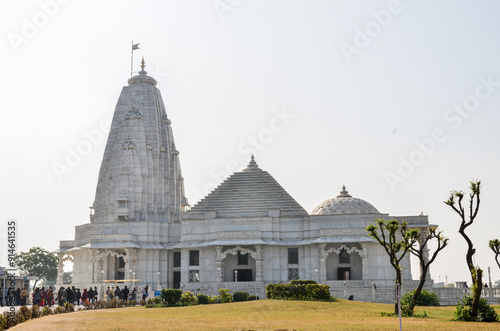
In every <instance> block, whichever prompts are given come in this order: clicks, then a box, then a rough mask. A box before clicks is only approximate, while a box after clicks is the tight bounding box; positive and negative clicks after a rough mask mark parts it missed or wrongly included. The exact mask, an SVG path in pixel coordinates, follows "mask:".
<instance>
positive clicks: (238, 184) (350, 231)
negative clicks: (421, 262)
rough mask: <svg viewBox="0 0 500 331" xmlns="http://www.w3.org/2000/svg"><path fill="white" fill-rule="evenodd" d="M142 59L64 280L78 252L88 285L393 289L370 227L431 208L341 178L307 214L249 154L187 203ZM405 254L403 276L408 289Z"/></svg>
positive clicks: (66, 255) (80, 275) (78, 269)
mask: <svg viewBox="0 0 500 331" xmlns="http://www.w3.org/2000/svg"><path fill="white" fill-rule="evenodd" d="M141 67H142V70H141V71H139V73H138V75H136V76H133V77H132V78H130V79H129V80H128V86H125V87H123V90H122V92H121V94H120V97H119V98H118V102H117V105H116V109H115V112H114V116H113V121H112V125H111V129H110V132H109V137H108V140H107V144H106V149H105V152H104V155H103V158H102V164H101V168H100V172H99V177H98V178H97V188H96V194H95V200H94V201H93V203H92V207H91V213H90V220H89V222H88V223H85V224H83V225H79V226H77V227H76V229H75V238H74V240H63V241H61V242H60V247H59V250H58V251H57V252H56V253H57V254H58V255H59V261H60V262H59V268H58V278H57V282H58V285H59V286H60V285H62V283H63V277H62V276H63V261H66V260H72V261H73V285H75V286H76V287H80V288H88V287H89V286H97V287H98V288H100V289H102V284H103V281H104V280H130V282H132V281H133V282H134V285H135V286H136V287H139V286H142V287H144V286H145V285H149V287H150V288H151V289H157V288H182V289H184V290H193V291H197V292H201V293H205V294H214V293H215V292H216V291H217V289H218V288H228V289H230V290H231V291H234V290H236V289H237V290H239V291H247V292H249V293H250V294H256V295H258V296H260V297H265V286H266V284H269V283H277V282H289V281H290V280H292V279H313V280H317V281H318V282H319V283H321V284H326V285H329V286H330V287H331V290H332V293H344V294H345V293H347V294H352V295H354V296H355V299H358V300H365V301H383V300H384V298H377V297H376V296H375V295H374V294H373V295H372V290H373V289H374V288H384V287H385V288H394V280H395V272H394V270H393V268H392V267H391V265H390V263H389V258H388V256H387V253H386V252H385V251H384V249H383V247H382V246H381V245H380V244H379V243H377V242H376V241H375V240H374V239H371V238H369V237H368V235H367V232H366V227H367V225H369V224H370V223H373V222H374V221H375V218H382V219H393V218H397V219H400V220H405V221H406V222H408V223H409V226H410V227H418V228H421V229H423V230H424V231H425V229H426V228H428V227H429V226H430V225H429V223H428V217H427V216H424V215H417V216H399V215H389V214H385V213H381V212H379V211H378V210H377V209H376V208H375V207H374V206H372V205H371V204H370V203H368V202H366V201H364V200H362V199H358V198H355V197H353V196H352V195H351V194H350V193H349V192H348V191H347V189H346V188H345V187H342V188H340V187H339V188H338V189H335V190H333V192H335V191H337V190H340V193H335V195H336V197H334V198H331V199H328V200H326V201H324V202H322V203H321V204H319V205H318V206H317V207H316V208H315V209H314V210H313V211H312V212H311V213H308V212H307V211H306V210H304V208H302V206H301V205H300V204H299V203H298V202H297V201H295V199H294V198H293V197H292V196H290V195H289V194H288V193H287V191H286V190H285V188H283V187H282V186H281V185H280V184H279V183H278V182H277V181H276V180H275V179H274V178H273V176H272V175H271V174H269V173H268V172H266V171H265V170H264V169H263V168H265V167H262V168H261V166H259V165H258V163H257V161H258V160H257V161H256V160H255V158H254V157H253V156H251V155H248V158H249V163H248V166H247V167H246V168H245V169H241V171H239V172H236V173H234V174H232V175H231V176H229V177H228V178H227V179H226V180H225V181H223V182H222V183H220V185H219V186H217V187H216V188H214V189H213V191H212V192H211V193H209V194H208V195H207V196H206V197H205V198H204V199H202V200H201V201H199V202H197V203H196V204H194V206H192V207H191V208H189V207H190V206H189V204H188V200H187V198H186V197H185V194H184V178H183V177H182V171H181V163H180V161H179V150H178V149H177V146H176V144H175V142H174V135H173V131H172V126H171V124H172V123H171V121H170V119H169V117H168V116H167V113H166V110H165V105H164V103H163V100H162V97H161V93H160V91H159V90H158V89H157V88H156V80H155V79H154V78H153V77H150V76H148V75H147V73H146V71H145V70H144V67H145V66H144V62H143V64H142V66H141ZM181 143H182V142H181ZM284 166H285V165H284ZM339 180H341V179H340V178H339ZM318 184H321V183H318ZM337 194H338V195H337ZM332 195H333V194H332ZM325 198H328V197H325ZM409 256H410V254H407V256H406V257H405V260H404V261H403V262H404V263H403V265H404V269H403V279H404V282H403V284H404V285H407V286H409V287H411V286H412V285H411V284H412V281H411V279H412V275H411V268H410V257H409ZM124 285H129V284H128V283H127V282H126V283H125V284H124ZM414 287H415V286H413V288H414ZM335 291H337V292H335ZM338 291H341V292H338ZM362 293H365V294H362ZM373 293H374V292H373ZM386 299H387V300H388V301H389V302H390V301H392V300H393V296H392V297H388V298H386Z"/></svg>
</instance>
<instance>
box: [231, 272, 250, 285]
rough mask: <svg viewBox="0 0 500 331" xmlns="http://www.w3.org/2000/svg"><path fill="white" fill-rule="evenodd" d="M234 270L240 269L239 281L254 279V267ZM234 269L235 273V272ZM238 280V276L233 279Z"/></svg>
mask: <svg viewBox="0 0 500 331" xmlns="http://www.w3.org/2000/svg"><path fill="white" fill-rule="evenodd" d="M234 271H238V281H239V282H251V281H253V279H252V269H235V270H234ZM234 271H233V275H234V274H235V272H234ZM235 280H236V277H235V278H234V279H233V281H235Z"/></svg>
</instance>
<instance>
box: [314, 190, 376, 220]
mask: <svg viewBox="0 0 500 331" xmlns="http://www.w3.org/2000/svg"><path fill="white" fill-rule="evenodd" d="M340 214H379V211H378V210H377V209H376V208H375V207H373V206H372V205H371V204H370V203H368V202H366V201H365V200H363V199H358V198H353V197H352V196H351V195H350V194H349V192H348V191H347V190H346V188H345V186H343V187H342V191H340V194H339V195H337V197H336V198H333V199H329V200H326V201H323V202H322V203H320V204H319V205H318V206H317V207H316V208H314V210H313V211H312V213H311V215H340Z"/></svg>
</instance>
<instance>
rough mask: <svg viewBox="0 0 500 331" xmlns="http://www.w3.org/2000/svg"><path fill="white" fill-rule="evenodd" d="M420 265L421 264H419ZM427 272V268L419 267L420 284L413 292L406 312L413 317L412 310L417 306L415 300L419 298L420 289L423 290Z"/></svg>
mask: <svg viewBox="0 0 500 331" xmlns="http://www.w3.org/2000/svg"><path fill="white" fill-rule="evenodd" d="M421 265H422V263H421ZM427 270H428V267H422V266H421V267H420V283H418V287H417V288H416V290H415V293H414V294H413V297H412V298H411V301H410V305H409V306H408V310H409V312H410V314H411V315H413V309H414V308H415V306H416V305H417V299H418V297H419V296H420V293H421V292H422V288H424V285H425V275H427Z"/></svg>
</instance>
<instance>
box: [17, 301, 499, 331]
mask: <svg viewBox="0 0 500 331" xmlns="http://www.w3.org/2000/svg"><path fill="white" fill-rule="evenodd" d="M393 307H394V306H392V305H385V304H375V303H365V302H355V301H345V300H339V301H337V302H311V301H280V300H259V301H250V302H236V303H227V304H216V305H203V306H191V307H172V308H154V309H153V308H149V309H147V308H144V307H134V308H118V309H103V310H92V311H82V312H77V313H70V314H63V315H54V316H48V317H42V318H39V319H35V320H32V321H29V322H26V323H23V324H21V325H18V326H17V327H15V328H14V329H13V330H36V331H43V330H399V320H398V318H395V317H381V316H380V312H382V311H385V312H391V311H392V309H393ZM424 310H425V311H426V312H427V315H429V318H403V329H404V330H454V331H459V330H500V323H466V322H454V321H452V319H453V311H454V310H455V307H417V308H416V312H419V313H421V312H423V311H424ZM495 310H496V311H497V312H500V306H495Z"/></svg>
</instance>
